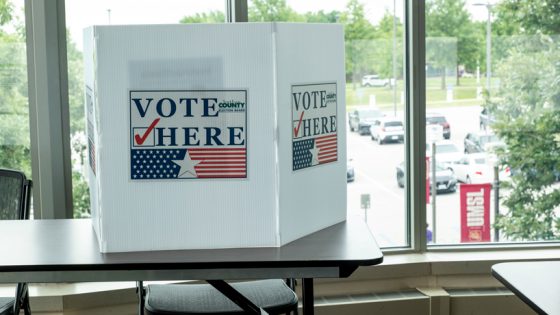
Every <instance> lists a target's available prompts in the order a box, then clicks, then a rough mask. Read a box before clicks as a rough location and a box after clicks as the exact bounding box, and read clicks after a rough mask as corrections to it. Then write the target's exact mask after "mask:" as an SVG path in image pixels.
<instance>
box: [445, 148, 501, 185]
mask: <svg viewBox="0 0 560 315" xmlns="http://www.w3.org/2000/svg"><path fill="white" fill-rule="evenodd" d="M448 167H449V168H451V169H452V170H453V172H454V173H455V176H457V180H459V181H460V182H463V183H467V184H471V183H476V184H479V183H492V182H493V181H494V167H493V166H492V164H491V163H490V159H489V157H488V155H487V154H486V153H473V154H467V155H465V156H464V157H463V158H461V159H460V160H459V161H456V162H454V163H452V164H449V165H448ZM510 176H511V172H510V169H509V167H501V168H500V170H499V172H498V178H499V180H500V181H504V180H509V178H510Z"/></svg>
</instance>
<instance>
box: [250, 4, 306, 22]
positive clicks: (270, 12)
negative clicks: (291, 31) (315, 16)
mask: <svg viewBox="0 0 560 315" xmlns="http://www.w3.org/2000/svg"><path fill="white" fill-rule="evenodd" d="M249 21H251V22H273V21H279V22H280V21H282V22H305V18H304V16H302V15H300V14H298V13H297V12H296V11H294V10H293V9H292V8H291V7H290V6H288V5H287V4H286V0H252V1H251V2H250V3H249Z"/></svg>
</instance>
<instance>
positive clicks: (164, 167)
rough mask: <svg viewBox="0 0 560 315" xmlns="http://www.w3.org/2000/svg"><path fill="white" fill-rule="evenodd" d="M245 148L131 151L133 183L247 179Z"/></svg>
mask: <svg viewBox="0 0 560 315" xmlns="http://www.w3.org/2000/svg"><path fill="white" fill-rule="evenodd" d="M246 153H247V152H246V149H245V148H231V147H229V148H191V149H184V148H181V149H146V150H131V154H132V158H131V161H132V163H131V170H130V174H131V177H132V179H138V180H141V179H172V178H247V154H246Z"/></svg>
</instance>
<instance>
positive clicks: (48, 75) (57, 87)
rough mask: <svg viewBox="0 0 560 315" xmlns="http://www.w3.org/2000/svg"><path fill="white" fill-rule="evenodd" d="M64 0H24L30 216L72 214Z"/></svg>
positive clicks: (67, 215) (50, 216)
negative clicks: (29, 146) (31, 199)
mask: <svg viewBox="0 0 560 315" xmlns="http://www.w3.org/2000/svg"><path fill="white" fill-rule="evenodd" d="M64 14H65V13H64V0H52V1H43V0H25V21H26V45H27V74H28V94H29V115H30V119H29V121H30V137H31V156H32V171H33V174H32V175H33V181H34V185H33V186H34V189H33V200H34V201H33V206H34V217H35V218H41V219H61V218H71V217H72V174H71V160H70V123H69V107H68V72H67V60H66V25H65V24H66V22H65V16H64Z"/></svg>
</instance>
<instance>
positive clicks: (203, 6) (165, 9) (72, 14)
mask: <svg viewBox="0 0 560 315" xmlns="http://www.w3.org/2000/svg"><path fill="white" fill-rule="evenodd" d="M248 1H249V3H250V2H251V0H248ZM486 1H487V0H467V9H468V10H469V11H470V12H471V15H472V16H473V18H474V19H476V20H485V19H486V8H484V7H482V6H474V5H473V4H474V3H479V2H486ZM492 1H495V0H492ZM15 2H16V3H19V2H20V1H15ZM286 2H287V4H288V5H289V6H290V7H292V8H293V9H294V10H295V11H296V12H298V13H304V12H309V11H314V12H316V11H319V10H323V11H325V12H330V11H332V10H338V11H342V10H344V8H345V6H346V3H347V2H348V0H323V1H319V0H286ZM361 2H362V3H364V4H365V12H366V18H367V19H368V20H370V21H371V22H372V23H377V22H378V21H379V20H380V19H381V18H382V16H383V15H384V13H385V11H389V12H392V11H393V0H362V1H361ZM21 3H23V1H21ZM65 3H66V26H67V27H68V28H69V29H70V34H71V36H72V40H73V41H74V42H75V43H76V44H77V46H78V48H79V49H80V50H81V47H82V32H83V29H84V28H85V27H88V26H90V25H102V24H171V23H178V22H179V20H180V19H181V18H182V17H184V16H188V15H193V14H196V13H202V12H208V11H212V10H222V11H223V10H225V1H224V0H204V1H200V0H88V1H85V0H66V2H65ZM396 5H397V7H396V12H397V16H398V17H400V18H401V20H402V16H403V13H402V12H403V0H396ZM16 6H18V4H16Z"/></svg>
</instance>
